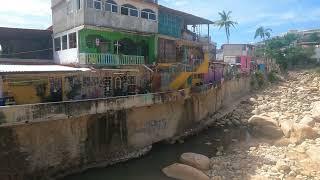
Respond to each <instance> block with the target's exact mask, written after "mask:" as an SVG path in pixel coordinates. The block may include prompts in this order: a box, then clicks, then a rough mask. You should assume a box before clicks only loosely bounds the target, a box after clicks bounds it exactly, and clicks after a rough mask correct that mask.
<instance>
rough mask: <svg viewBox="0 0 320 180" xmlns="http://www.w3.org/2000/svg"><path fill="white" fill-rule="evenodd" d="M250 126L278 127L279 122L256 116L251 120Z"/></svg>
mask: <svg viewBox="0 0 320 180" xmlns="http://www.w3.org/2000/svg"><path fill="white" fill-rule="evenodd" d="M248 122H249V124H251V125H253V126H278V125H279V124H278V122H277V121H276V120H274V119H272V118H271V117H269V116H259V115H254V116H252V117H251V118H250V119H249V121H248Z"/></svg>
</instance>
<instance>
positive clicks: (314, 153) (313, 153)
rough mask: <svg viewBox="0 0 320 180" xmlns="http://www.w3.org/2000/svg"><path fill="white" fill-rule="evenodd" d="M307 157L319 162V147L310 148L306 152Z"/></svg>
mask: <svg viewBox="0 0 320 180" xmlns="http://www.w3.org/2000/svg"><path fill="white" fill-rule="evenodd" d="M306 153H307V155H308V156H309V157H310V159H311V160H312V161H314V162H320V147H315V146H312V147H310V148H309V149H308V150H307V152H306Z"/></svg>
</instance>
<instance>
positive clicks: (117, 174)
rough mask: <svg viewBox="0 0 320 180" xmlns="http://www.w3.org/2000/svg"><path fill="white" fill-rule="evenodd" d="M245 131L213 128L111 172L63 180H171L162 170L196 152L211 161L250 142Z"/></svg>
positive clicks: (96, 171) (109, 169) (103, 170)
mask: <svg viewBox="0 0 320 180" xmlns="http://www.w3.org/2000/svg"><path fill="white" fill-rule="evenodd" d="M248 138H249V135H248V132H247V130H246V129H245V128H233V129H231V130H229V131H225V130H224V129H216V128H211V129H209V130H207V131H204V132H202V133H201V134H199V135H197V136H194V137H190V138H188V139H185V142H184V143H183V144H175V145H169V144H164V143H160V144H156V145H154V146H153V149H152V151H151V152H150V153H149V154H147V155H146V156H144V157H142V158H140V159H135V160H131V161H128V162H126V163H121V164H117V165H114V166H111V167H107V168H100V169H91V170H88V171H86V172H84V173H82V174H76V175H72V176H68V177H65V178H64V179H62V180H171V178H167V177H165V176H164V175H163V173H162V172H161V169H162V168H164V167H166V166H168V165H170V164H172V163H175V162H178V160H179V156H180V155H181V154H182V153H185V152H194V153H200V154H204V155H206V156H209V157H211V156H212V155H214V154H215V153H216V148H217V147H219V146H224V147H226V148H227V147H228V146H229V145H231V144H232V143H235V142H234V141H235V140H239V141H248Z"/></svg>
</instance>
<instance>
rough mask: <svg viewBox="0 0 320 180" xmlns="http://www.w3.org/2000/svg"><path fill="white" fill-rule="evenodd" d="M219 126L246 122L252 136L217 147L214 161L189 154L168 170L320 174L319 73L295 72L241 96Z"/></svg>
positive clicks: (243, 175) (207, 174)
mask: <svg viewBox="0 0 320 180" xmlns="http://www.w3.org/2000/svg"><path fill="white" fill-rule="evenodd" d="M214 126H217V127H221V128H224V129H225V133H228V131H229V127H230V126H233V127H234V126H238V127H247V128H248V130H249V131H250V132H251V135H252V138H251V139H250V141H239V140H238V139H234V140H233V141H232V142H233V143H232V144H231V145H230V146H229V147H228V148H226V147H223V146H221V147H218V148H217V149H216V153H215V154H212V157H210V158H211V159H210V161H209V162H210V164H209V165H208V161H207V160H206V158H204V157H203V156H201V155H197V154H194V155H193V158H192V157H190V156H192V154H191V155H190V154H188V158H183V157H185V156H186V155H182V157H181V160H180V162H181V164H175V165H172V166H171V167H170V166H169V167H167V168H165V169H164V170H163V172H164V173H165V174H167V175H168V176H170V177H173V178H176V179H185V180H195V179H194V178H195V177H198V179H204V180H205V179H208V180H209V179H211V180H220V179H226V180H230V179H239V180H243V179H259V180H260V179H303V180H304V179H305V180H309V179H311V180H312V179H314V180H317V179H320V136H319V134H320V74H319V73H316V72H315V71H304V72H303V71H300V72H298V71H296V72H290V73H289V74H288V77H287V78H285V79H283V81H281V82H279V83H278V84H275V85H271V86H269V87H268V88H265V89H264V90H263V91H262V92H260V93H256V94H253V95H252V97H251V98H248V99H247V100H245V101H242V102H241V103H240V104H239V105H238V106H237V108H236V109H235V110H234V111H233V112H232V113H230V114H228V115H227V116H225V117H224V118H223V119H222V120H221V119H220V120H219V121H216V122H215V124H214ZM186 159H187V160H186ZM207 166H208V168H207V169H206V168H199V167H207ZM190 171H194V173H190ZM175 172H178V173H177V174H175ZM185 174H188V175H187V176H185ZM192 174H193V175H195V176H192ZM190 178H191V179H190Z"/></svg>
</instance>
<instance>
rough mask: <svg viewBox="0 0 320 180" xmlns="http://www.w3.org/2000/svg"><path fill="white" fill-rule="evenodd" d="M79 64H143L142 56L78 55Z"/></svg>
mask: <svg viewBox="0 0 320 180" xmlns="http://www.w3.org/2000/svg"><path fill="white" fill-rule="evenodd" d="M80 64H86V65H98V66H99V65H101V66H119V65H140V64H145V61H144V56H133V55H117V54H99V53H80Z"/></svg>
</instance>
